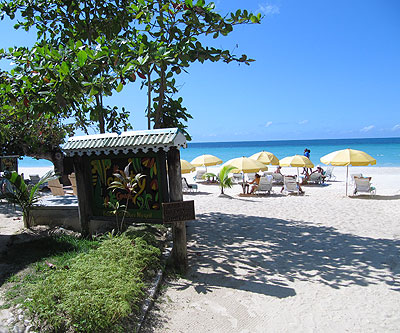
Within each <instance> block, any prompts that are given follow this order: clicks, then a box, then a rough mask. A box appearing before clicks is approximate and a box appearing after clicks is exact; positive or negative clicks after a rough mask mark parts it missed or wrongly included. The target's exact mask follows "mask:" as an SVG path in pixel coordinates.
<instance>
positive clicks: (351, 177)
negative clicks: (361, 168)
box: [350, 173, 363, 184]
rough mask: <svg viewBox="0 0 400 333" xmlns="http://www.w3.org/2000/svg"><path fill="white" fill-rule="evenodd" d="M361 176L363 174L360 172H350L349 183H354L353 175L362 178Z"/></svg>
mask: <svg viewBox="0 0 400 333" xmlns="http://www.w3.org/2000/svg"><path fill="white" fill-rule="evenodd" d="M362 176H363V175H362V174H361V173H352V174H351V175H350V179H351V183H352V184H354V178H355V177H358V178H362Z"/></svg>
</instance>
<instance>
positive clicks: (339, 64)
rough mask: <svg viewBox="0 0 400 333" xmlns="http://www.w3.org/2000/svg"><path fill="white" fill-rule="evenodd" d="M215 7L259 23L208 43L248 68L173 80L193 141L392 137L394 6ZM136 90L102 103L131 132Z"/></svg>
mask: <svg viewBox="0 0 400 333" xmlns="http://www.w3.org/2000/svg"><path fill="white" fill-rule="evenodd" d="M216 7H217V9H218V11H219V12H221V13H226V12H229V11H236V9H238V8H241V9H248V10H250V11H253V12H261V13H263V15H265V18H264V20H263V22H262V23H261V24H260V25H246V26H237V27H235V29H234V31H233V32H232V33H231V35H230V36H228V37H221V38H219V39H217V40H213V39H212V38H210V40H209V45H213V46H216V47H222V48H226V49H229V50H234V52H235V53H236V54H238V55H240V54H243V53H245V54H247V55H248V56H249V57H250V58H253V59H255V60H256V62H254V63H252V64H251V65H250V66H246V65H238V64H234V63H231V64H224V63H222V62H221V63H205V64H195V65H193V66H192V67H190V68H189V74H183V75H180V76H179V78H178V82H179V84H180V85H181V88H180V95H181V96H182V97H183V99H184V105H185V106H186V107H187V108H188V111H189V113H191V114H192V116H193V118H194V119H192V120H191V121H190V122H189V123H188V125H189V129H188V130H189V133H190V134H191V135H192V137H193V141H194V142H205V141H247V140H260V141H261V140H285V139H318V138H321V139H324V138H362V137H399V136H400V117H399V114H400V113H399V111H400V60H399V59H400V2H399V1H397V0H384V1H382V0H368V1H365V0H364V1H362V0H359V1H356V0H352V1H328V0H313V1H311V0H305V1H298V0H280V1H253V0H248V1H238V0H220V1H216ZM0 28H1V31H2V32H3V33H2V34H1V36H0V47H8V46H12V45H14V44H18V45H21V44H26V45H29V41H30V40H32V38H33V37H34V35H33V34H32V33H29V35H27V34H26V33H25V32H22V31H17V32H14V31H13V29H12V24H10V22H9V21H7V20H4V21H0ZM6 31H7V33H5V32H6ZM1 66H2V67H3V68H4V63H1ZM139 87H140V84H139V83H135V84H133V85H130V86H126V87H125V88H124V90H123V91H122V92H121V93H119V94H118V93H116V94H115V96H113V97H111V98H110V99H108V103H109V104H110V105H117V106H119V107H122V106H124V107H125V108H126V109H127V110H129V111H130V112H131V118H130V119H131V122H132V125H133V126H134V128H135V129H138V130H139V129H146V126H147V122H146V118H145V111H144V110H145V108H146V94H145V91H140V89H139Z"/></svg>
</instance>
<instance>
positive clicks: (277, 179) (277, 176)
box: [272, 173, 283, 184]
mask: <svg viewBox="0 0 400 333" xmlns="http://www.w3.org/2000/svg"><path fill="white" fill-rule="evenodd" d="M272 178H273V180H272V183H274V184H283V175H282V174H281V173H273V174H272Z"/></svg>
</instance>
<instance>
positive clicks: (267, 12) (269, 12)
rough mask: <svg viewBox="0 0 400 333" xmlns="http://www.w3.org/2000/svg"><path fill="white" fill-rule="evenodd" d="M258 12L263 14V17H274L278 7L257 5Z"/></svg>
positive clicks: (277, 12)
mask: <svg viewBox="0 0 400 333" xmlns="http://www.w3.org/2000/svg"><path fill="white" fill-rule="evenodd" d="M258 7H259V10H260V11H261V12H263V13H264V15H274V14H279V7H278V6H277V5H270V4H268V3H265V4H260V5H258Z"/></svg>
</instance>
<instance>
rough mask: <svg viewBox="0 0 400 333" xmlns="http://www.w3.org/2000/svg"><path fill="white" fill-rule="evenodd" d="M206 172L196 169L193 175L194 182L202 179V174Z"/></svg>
mask: <svg viewBox="0 0 400 333" xmlns="http://www.w3.org/2000/svg"><path fill="white" fill-rule="evenodd" d="M205 173H206V170H197V171H196V175H195V176H194V180H195V181H196V182H202V181H204V179H203V175H204V174H205Z"/></svg>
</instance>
